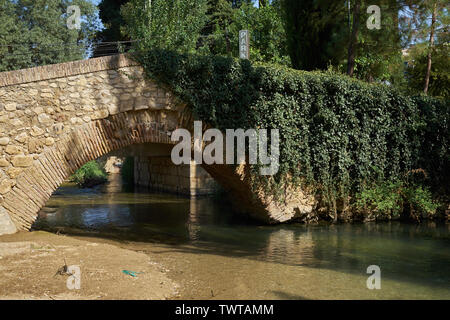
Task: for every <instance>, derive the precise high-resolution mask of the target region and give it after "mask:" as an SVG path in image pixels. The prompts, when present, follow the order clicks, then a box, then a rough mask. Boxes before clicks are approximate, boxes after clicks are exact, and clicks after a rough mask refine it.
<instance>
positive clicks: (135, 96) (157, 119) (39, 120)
mask: <svg viewBox="0 0 450 320" xmlns="http://www.w3.org/2000/svg"><path fill="white" fill-rule="evenodd" d="M184 108H185V106H184V105H183V104H182V103H180V102H179V101H177V100H176V99H175V98H174V97H173V96H172V95H171V93H170V92H168V91H167V90H165V89H163V88H161V87H159V86H158V85H157V84H156V83H154V82H153V81H149V80H145V79H144V76H143V69H142V68H141V67H140V66H138V65H137V64H136V63H135V62H134V61H132V60H130V59H128V58H127V57H126V56H124V55H117V56H112V57H101V58H95V59H90V60H86V61H76V62H69V63H63V64H56V65H50V66H45V67H39V68H32V69H25V70H19V71H12V72H3V73H0V226H2V227H0V233H7V232H5V230H6V229H9V230H10V231H11V232H14V231H15V230H13V229H14V228H12V227H11V226H9V227H5V226H6V225H8V217H7V215H9V216H10V217H11V219H12V220H14V219H15V218H16V216H17V215H19V216H20V214H19V213H12V212H11V210H13V209H14V207H15V205H14V204H13V203H12V202H11V201H12V200H11V199H8V198H11V194H12V193H16V194H17V193H18V192H19V191H18V187H17V182H18V179H19V178H20V177H21V176H22V175H24V173H25V171H26V170H27V169H30V170H31V168H33V167H35V166H43V164H42V160H41V159H42V158H43V157H45V156H46V155H47V153H46V151H50V150H54V149H55V148H56V146H57V145H58V143H59V142H61V141H63V140H64V139H68V138H69V140H70V139H72V138H73V135H74V134H78V131H82V130H83V128H87V127H95V126H98V125H99V123H97V122H99V121H101V120H103V119H107V118H108V119H111V117H115V118H117V117H116V116H118V115H119V114H121V113H130V114H131V113H138V112H146V117H144V118H145V121H146V126H147V127H148V128H149V129H150V131H151V134H152V135H155V133H156V132H157V135H160V134H161V132H165V133H164V134H165V137H163V138H155V139H153V138H152V139H153V140H152V141H154V142H162V140H164V142H166V143H171V142H170V131H171V130H174V129H175V128H176V127H178V125H179V123H180V121H181V122H183V119H184V118H183V117H184V113H183V111H184ZM189 117H190V116H189V115H188V118H189ZM117 119H119V118H117ZM101 124H102V126H103V125H104V123H103V122H102V123H101ZM113 127H114V129H113V132H111V133H112V134H114V135H115V136H117V137H114V138H113V139H118V140H120V139H122V138H123V139H129V135H131V136H133V135H138V133H137V132H122V131H121V129H122V130H125V129H129V128H127V126H126V125H123V126H121V127H120V126H119V125H116V126H113ZM148 134H150V132H149V133H148ZM86 138H90V136H87V137H85V139H86ZM92 138H93V137H92ZM102 138H103V139H104V138H105V137H104V136H103V137H102ZM144 140H145V141H149V139H144ZM124 146H126V145H125V144H124ZM73 151H75V150H73ZM90 151H91V153H92V154H97V152H95V151H94V150H90ZM102 151H103V150H102ZM98 154H99V155H101V154H100V153H98ZM62 156H63V158H64V157H66V158H67V157H68V156H67V155H62ZM94 159H95V158H94ZM91 160H92V159H91ZM53 161H55V159H53V160H50V162H53ZM82 164H83V163H81V165H82ZM71 169H76V168H71ZM30 170H28V171H30ZM70 171H71V170H70ZM70 173H71V172H67V174H70ZM51 178H53V173H52V174H51ZM65 178H66V177H65ZM50 185H51V186H52V187H51V188H53V183H50ZM53 191H54V190H45V192H44V194H47V193H49V194H50V195H51V192H53ZM22 198H23V197H22ZM32 200H34V199H32ZM33 202H34V201H33ZM37 202H40V201H37ZM6 207H9V208H10V209H8V208H6ZM27 207H29V204H27V205H25V208H24V210H23V211H26V210H27V209H30V212H31V216H32V217H34V216H35V215H36V213H37V209H36V208H33V209H31V207H30V208H27ZM28 220H32V219H27V221H26V222H24V221H22V222H20V223H18V221H13V222H14V224H15V225H16V226H17V225H18V224H19V226H18V228H19V229H21V228H22V227H23V226H26V228H27V227H29V224H30V221H28ZM1 228H4V229H5V230H3V231H2V230H1Z"/></svg>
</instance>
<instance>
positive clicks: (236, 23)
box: [198, 0, 290, 65]
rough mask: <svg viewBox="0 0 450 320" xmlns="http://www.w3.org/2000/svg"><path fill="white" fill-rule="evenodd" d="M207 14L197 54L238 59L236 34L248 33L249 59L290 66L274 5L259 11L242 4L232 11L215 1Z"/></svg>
mask: <svg viewBox="0 0 450 320" xmlns="http://www.w3.org/2000/svg"><path fill="white" fill-rule="evenodd" d="M217 5H218V6H217V7H215V8H214V9H215V10H214V11H212V12H211V14H210V21H211V24H212V25H210V26H209V28H208V30H207V32H208V34H207V35H205V37H206V39H203V41H202V46H201V47H200V48H199V49H198V51H199V52H201V53H203V54H205V53H212V54H219V55H229V56H232V57H236V58H237V57H239V31H240V30H248V31H249V32H250V59H251V60H252V61H255V62H258V61H260V62H269V63H277V64H285V65H290V59H289V55H288V53H287V50H286V36H285V32H284V26H283V22H282V15H281V10H280V8H279V6H278V5H269V4H266V5H265V6H262V7H260V8H257V7H255V6H254V5H253V4H252V3H244V4H242V5H241V6H240V7H239V8H236V9H233V8H232V6H231V4H230V3H229V2H227V1H226V0H218V1H217Z"/></svg>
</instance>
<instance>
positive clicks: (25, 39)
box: [0, 0, 96, 71]
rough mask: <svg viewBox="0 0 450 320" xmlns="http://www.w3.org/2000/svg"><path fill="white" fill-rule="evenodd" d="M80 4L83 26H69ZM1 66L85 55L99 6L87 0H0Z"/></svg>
mask: <svg viewBox="0 0 450 320" xmlns="http://www.w3.org/2000/svg"><path fill="white" fill-rule="evenodd" d="M69 5H77V6H79V8H80V11H81V15H82V17H81V18H82V19H81V21H82V23H81V29H80V30H77V29H69V28H68V27H67V18H68V14H67V7H68V6H69ZM0 7H1V8H2V10H1V11H0V17H1V19H0V70H1V71H5V70H15V69H20V68H26V67H35V66H40V65H46V64H52V63H59V62H65V61H73V60H79V59H82V58H83V56H85V55H86V54H87V53H86V46H87V45H89V42H90V40H91V39H92V37H93V34H94V30H95V29H96V25H95V6H94V5H92V3H90V2H89V1H87V0H74V1H67V0H17V1H11V0H0Z"/></svg>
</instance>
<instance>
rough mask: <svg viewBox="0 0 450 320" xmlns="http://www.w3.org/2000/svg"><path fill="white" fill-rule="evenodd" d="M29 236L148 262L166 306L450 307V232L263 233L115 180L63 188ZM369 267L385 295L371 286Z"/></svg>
mask: <svg viewBox="0 0 450 320" xmlns="http://www.w3.org/2000/svg"><path fill="white" fill-rule="evenodd" d="M33 228H34V230H43V231H48V232H52V233H55V234H56V233H57V234H58V235H64V236H65V237H70V238H74V239H77V240H82V241H86V242H88V243H100V244H105V245H111V246H115V247H118V248H121V249H124V250H129V251H133V252H136V253H139V254H145V255H146V256H147V257H148V260H149V261H153V262H154V263H155V264H158V265H160V266H161V267H160V268H162V269H164V270H165V273H164V275H165V276H167V277H168V279H170V281H172V282H173V283H174V284H176V288H177V289H176V290H175V291H176V292H175V291H173V292H172V294H171V295H170V296H169V295H167V298H170V299H450V272H449V270H450V268H449V267H450V250H449V248H450V232H449V231H450V225H448V224H447V225H446V224H437V223H426V224H425V223H424V224H405V223H400V222H390V223H368V224H337V225H330V224H318V225H303V224H287V225H277V226H267V225H260V224H258V223H256V222H254V221H252V220H249V219H247V218H245V217H243V216H242V215H239V214H237V213H233V212H232V210H231V209H230V206H229V205H228V204H227V203H224V202H220V203H219V202H218V201H216V200H215V199H213V198H197V199H196V198H192V199H189V198H185V197H179V196H176V195H169V194H161V193H152V192H149V191H148V190H127V189H126V188H124V187H123V186H122V185H121V183H120V182H119V180H118V179H112V180H111V181H110V182H109V183H108V184H107V185H104V186H101V187H97V188H93V189H78V188H77V187H76V186H74V185H71V184H65V185H63V186H62V187H61V188H59V189H58V190H57V191H56V192H55V194H54V195H53V196H52V197H51V199H50V200H49V201H48V203H47V205H46V207H45V208H44V209H43V210H42V211H41V213H40V217H39V219H38V221H37V222H36V223H35V225H34V227H33ZM32 233H33V232H32ZM32 233H31V234H32ZM371 265H375V266H378V267H379V268H380V271H381V275H380V280H381V282H380V283H381V288H380V289H368V287H367V279H368V277H369V276H371V274H368V273H367V268H368V267H369V266H371ZM136 267H137V268H138V266H136ZM81 268H83V266H82V265H81ZM125 285H126V284H125ZM94 296H95V295H94ZM124 298H126V297H124Z"/></svg>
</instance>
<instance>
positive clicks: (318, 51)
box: [280, 0, 348, 70]
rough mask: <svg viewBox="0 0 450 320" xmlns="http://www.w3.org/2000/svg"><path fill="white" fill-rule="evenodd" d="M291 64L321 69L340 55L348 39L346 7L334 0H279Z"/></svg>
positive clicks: (310, 68) (342, 54)
mask: <svg viewBox="0 0 450 320" xmlns="http://www.w3.org/2000/svg"><path fill="white" fill-rule="evenodd" d="M280 2H281V5H282V8H283V15H284V19H283V21H284V24H285V30H286V36H287V48H288V51H289V55H290V57H291V62H292V66H293V67H294V68H295V69H302V70H316V69H321V70H325V69H326V68H327V66H328V65H329V64H332V65H337V64H338V63H339V62H340V61H341V60H342V58H343V57H344V54H345V50H346V48H347V46H346V43H347V41H348V37H347V32H346V31H347V30H346V26H347V24H346V10H345V5H344V3H343V2H341V1H335V0H303V1H298V0H281V1H280Z"/></svg>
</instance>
